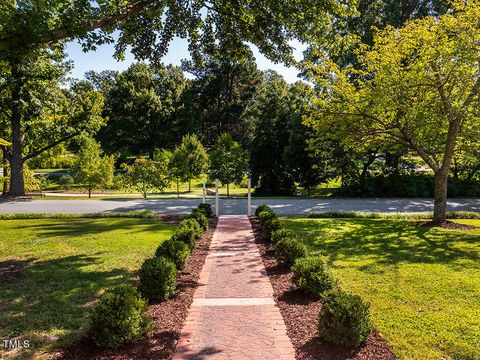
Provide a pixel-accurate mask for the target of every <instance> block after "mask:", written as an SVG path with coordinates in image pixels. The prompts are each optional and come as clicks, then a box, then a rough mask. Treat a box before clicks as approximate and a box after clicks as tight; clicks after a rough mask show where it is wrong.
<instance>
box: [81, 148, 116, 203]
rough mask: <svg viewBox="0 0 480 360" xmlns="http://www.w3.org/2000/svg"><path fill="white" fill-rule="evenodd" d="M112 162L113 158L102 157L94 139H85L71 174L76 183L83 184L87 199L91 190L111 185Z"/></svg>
mask: <svg viewBox="0 0 480 360" xmlns="http://www.w3.org/2000/svg"><path fill="white" fill-rule="evenodd" d="M114 162H115V159H114V157H113V156H102V150H101V149H100V145H99V144H98V143H97V142H96V141H95V140H94V139H85V141H84V143H83V145H82V148H81V149H80V152H79V154H78V158H77V161H76V163H75V166H74V168H73V173H74V177H75V179H76V181H77V182H79V183H81V184H85V186H86V187H87V189H88V195H89V197H90V196H91V192H92V190H94V189H96V188H99V187H108V186H110V185H111V184H112V183H113V171H114Z"/></svg>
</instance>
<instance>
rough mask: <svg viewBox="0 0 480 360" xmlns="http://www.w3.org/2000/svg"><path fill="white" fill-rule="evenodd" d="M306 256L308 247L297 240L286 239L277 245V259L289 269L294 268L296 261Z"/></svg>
mask: <svg viewBox="0 0 480 360" xmlns="http://www.w3.org/2000/svg"><path fill="white" fill-rule="evenodd" d="M306 255H307V247H306V246H305V245H303V244H302V243H301V242H300V241H298V240H296V239H292V238H284V239H282V240H280V241H279V242H277V243H276V244H275V258H276V259H277V261H278V262H279V263H281V264H283V265H286V266H288V267H290V266H292V265H293V263H294V262H295V260H297V259H299V258H302V257H305V256H306Z"/></svg>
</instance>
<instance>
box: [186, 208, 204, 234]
mask: <svg viewBox="0 0 480 360" xmlns="http://www.w3.org/2000/svg"><path fill="white" fill-rule="evenodd" d="M189 218H190V219H194V220H195V221H196V222H197V223H198V225H200V227H201V228H202V229H203V230H204V231H205V230H207V229H208V219H207V217H206V216H205V213H204V212H203V211H202V210H200V209H199V208H196V209H193V210H192V213H191V214H190V216H189Z"/></svg>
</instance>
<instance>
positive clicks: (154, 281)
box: [138, 257, 177, 301]
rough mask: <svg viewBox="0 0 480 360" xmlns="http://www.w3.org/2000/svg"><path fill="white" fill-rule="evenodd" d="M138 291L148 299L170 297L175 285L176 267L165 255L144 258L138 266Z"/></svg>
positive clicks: (156, 299)
mask: <svg viewBox="0 0 480 360" xmlns="http://www.w3.org/2000/svg"><path fill="white" fill-rule="evenodd" d="M139 276H140V282H139V284H138V291H139V292H140V293H141V294H142V295H143V296H144V297H145V298H146V299H148V300H150V301H158V300H167V299H169V298H171V297H172V296H173V295H174V294H175V291H176V287H177V268H176V266H175V264H174V263H173V261H171V260H170V259H168V258H166V257H154V258H151V259H146V260H145V261H144V262H143V264H142V267H141V268H140V273H139Z"/></svg>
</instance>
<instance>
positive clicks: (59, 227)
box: [18, 218, 166, 237]
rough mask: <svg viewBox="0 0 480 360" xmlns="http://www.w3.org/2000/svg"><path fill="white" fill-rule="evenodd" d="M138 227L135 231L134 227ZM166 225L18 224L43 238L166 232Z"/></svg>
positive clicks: (53, 221) (139, 221)
mask: <svg viewBox="0 0 480 360" xmlns="http://www.w3.org/2000/svg"><path fill="white" fill-rule="evenodd" d="M132 225H135V227H137V225H140V226H139V227H137V228H136V230H133V226H132ZM165 228H166V225H165V224H164V223H162V222H159V221H155V220H153V219H130V218H113V219H108V220H105V219H102V218H99V219H94V218H86V219H82V218H79V219H75V221H66V220H65V219H60V220H56V219H45V220H42V222H41V223H38V222H37V223H36V222H32V223H28V222H22V223H19V224H18V229H19V230H20V229H22V230H24V229H31V230H32V231H34V232H36V233H38V234H41V236H42V237H78V236H82V235H91V234H101V233H105V232H109V231H119V230H127V231H129V232H148V231H159V230H164V229H165Z"/></svg>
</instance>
